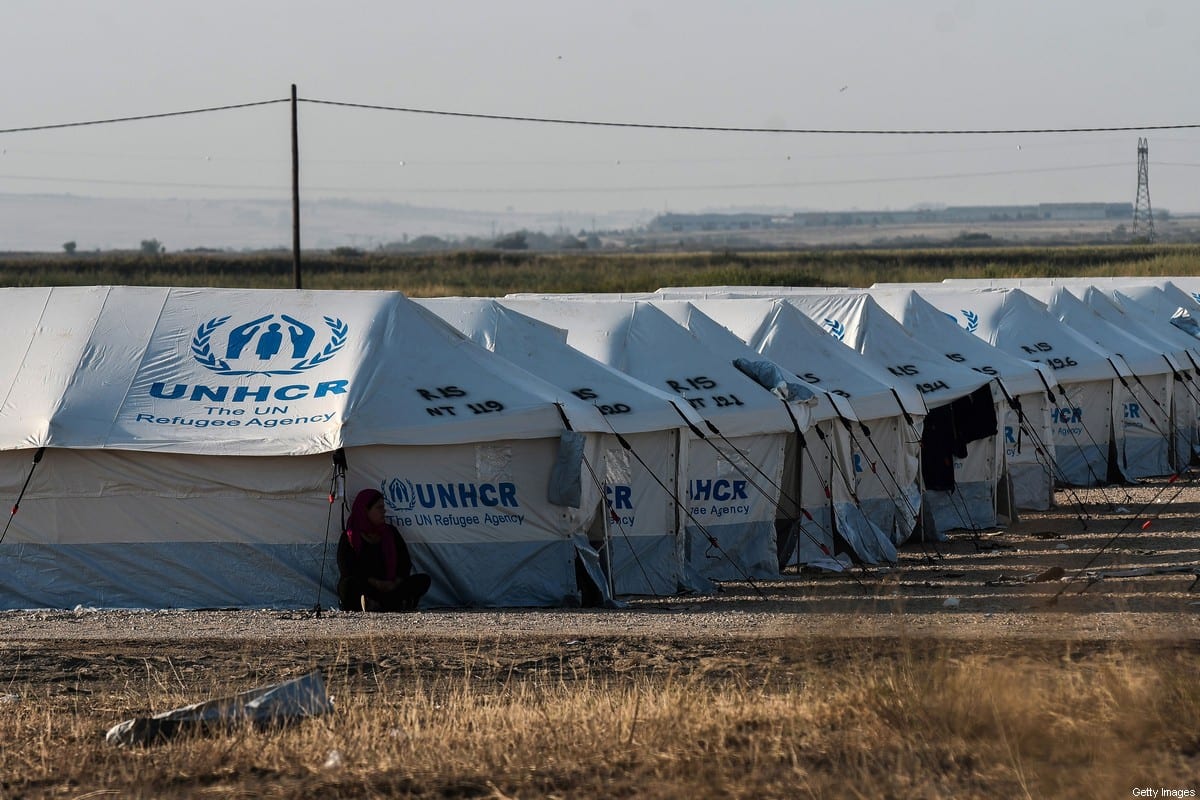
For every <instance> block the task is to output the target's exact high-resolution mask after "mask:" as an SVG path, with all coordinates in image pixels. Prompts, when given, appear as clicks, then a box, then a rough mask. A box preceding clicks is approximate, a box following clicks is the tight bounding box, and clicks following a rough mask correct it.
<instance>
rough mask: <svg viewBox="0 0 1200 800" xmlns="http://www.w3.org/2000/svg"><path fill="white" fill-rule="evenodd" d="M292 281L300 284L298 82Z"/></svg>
mask: <svg viewBox="0 0 1200 800" xmlns="http://www.w3.org/2000/svg"><path fill="white" fill-rule="evenodd" d="M292 281H293V284H294V285H293V287H292V288H294V289H299V288H301V286H300V127H299V125H298V124H297V120H296V84H294V83H293V84H292Z"/></svg>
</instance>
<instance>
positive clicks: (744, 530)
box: [500, 296, 815, 580]
mask: <svg viewBox="0 0 1200 800" xmlns="http://www.w3.org/2000/svg"><path fill="white" fill-rule="evenodd" d="M500 302H501V303H503V304H504V305H505V306H508V307H510V308H514V309H516V310H518V311H520V312H522V313H524V314H528V315H530V316H532V317H535V318H537V319H540V320H543V321H545V322H548V323H550V324H551V325H555V326H557V327H559V328H563V329H565V330H566V331H567V342H568V344H570V345H571V346H572V347H575V348H577V349H579V350H581V351H583V352H584V353H587V354H588V355H590V356H592V357H593V358H596V359H598V360H600V361H602V362H604V363H606V364H609V365H610V366H613V367H616V368H617V369H619V370H621V371H622V372H626V373H628V374H630V375H632V376H633V377H635V378H637V379H639V380H641V381H643V382H645V383H648V384H650V385H651V386H655V387H658V388H660V389H664V390H666V391H667V392H668V393H671V394H674V395H676V396H677V398H678V401H679V402H681V403H687V404H689V405H690V406H691V407H692V409H693V410H694V411H695V412H696V413H697V414H698V415H699V416H700V417H701V418H702V419H704V421H705V427H704V428H702V429H699V428H698V429H696V430H694V431H693V436H694V437H698V438H700V441H699V442H698V441H692V442H690V444H689V446H688V469H687V475H688V493H687V499H688V512H689V520H688V525H687V531H688V540H687V543H686V545H687V547H686V549H687V557H688V561H689V563H691V564H692V565H693V567H694V568H695V569H696V570H697V571H699V572H700V573H701V574H702V575H705V576H706V577H708V578H712V579H715V580H736V579H739V578H744V577H751V578H760V577H769V576H772V575H778V573H779V561H778V558H779V556H778V552H777V551H776V538H775V527H774V526H775V512H776V508H777V507H778V505H779V502H780V492H781V481H782V478H783V471H784V458H785V453H786V448H787V443H788V440H789V439H791V438H792V437H793V436H794V431H795V429H796V428H797V427H798V428H799V429H800V430H801V431H804V430H807V429H808V427H809V424H810V406H811V405H812V404H813V403H815V397H813V396H812V395H811V394H810V395H809V396H808V397H807V398H804V399H801V400H799V401H783V400H781V399H780V398H779V397H777V396H776V395H774V394H772V393H771V392H769V391H767V390H766V389H764V388H763V387H762V386H761V385H760V384H758V383H756V382H755V381H754V380H753V379H751V378H750V377H749V376H747V375H746V374H745V373H743V372H741V371H740V370H739V369H738V368H737V367H735V366H734V365H733V363H731V362H730V361H728V360H725V359H722V358H720V357H716V356H714V355H713V354H712V353H710V352H708V350H707V348H706V347H705V346H704V344H703V343H702V342H701V341H700V340H699V339H697V338H696V337H695V336H694V335H693V334H692V333H690V332H689V331H688V330H686V329H685V328H683V327H682V326H680V325H679V324H677V323H676V322H674V321H673V320H671V318H670V317H668V316H667V315H666V314H664V313H663V312H662V311H661V310H659V309H657V308H655V307H654V306H653V305H652V304H650V303H647V302H636V301H634V302H624V301H613V300H604V299H595V298H586V297H578V296H575V297H552V298H551V297H506V298H503V299H501V301H500Z"/></svg>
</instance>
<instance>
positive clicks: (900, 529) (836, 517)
mask: <svg viewBox="0 0 1200 800" xmlns="http://www.w3.org/2000/svg"><path fill="white" fill-rule="evenodd" d="M690 302H691V304H692V305H694V306H695V307H697V308H698V309H699V310H700V311H702V312H704V314H705V315H707V316H709V317H711V318H712V319H713V320H715V321H716V322H719V323H720V324H721V325H723V326H724V327H725V328H726V329H727V330H729V331H731V332H732V333H733V334H734V335H736V336H737V337H738V338H739V339H740V340H742V341H744V342H746V343H747V345H748V346H749V347H751V348H752V349H753V350H755V351H756V352H758V353H760V354H762V355H763V356H765V357H767V358H769V359H771V360H772V361H774V362H776V363H778V364H780V365H781V366H783V367H786V368H787V369H789V370H791V371H792V372H793V373H795V374H796V375H798V376H799V377H800V378H801V379H802V380H804V381H806V382H807V383H808V384H809V385H810V386H811V387H812V388H814V389H817V390H818V391H821V392H823V393H824V395H825V397H826V398H827V399H828V401H829V407H830V409H832V410H833V411H834V412H835V414H836V421H834V420H833V419H832V418H830V417H828V415H826V416H824V417H822V415H821V411H820V408H819V409H818V410H817V411H816V412H814V413H815V415H816V417H817V419H818V420H820V421H818V422H817V424H816V426H814V430H813V432H812V433H811V434H808V435H807V436H806V438H805V448H804V450H805V452H803V453H800V454H799V456H800V458H801V459H802V463H803V464H804V465H806V466H811V469H810V470H809V471H810V472H811V473H812V475H813V476H814V477H817V480H816V481H814V480H808V481H803V480H802V485H801V492H802V495H803V499H802V503H803V505H804V507H805V508H806V509H807V510H808V511H809V512H810V513H811V514H813V516H814V519H813V520H807V519H802V520H801V524H802V527H803V529H802V530H801V531H800V532H799V536H800V541H798V542H797V546H798V547H801V548H806V549H805V550H803V551H802V556H803V557H802V558H801V560H804V558H808V560H820V559H821V557H822V556H823V555H824V554H823V552H822V551H821V550H820V549H819V548H818V547H810V546H809V545H810V544H815V542H814V540H819V541H821V542H823V543H825V544H826V545H828V544H829V541H828V540H829V539H830V538H831V532H832V531H833V530H834V529H835V528H836V530H837V532H838V533H839V534H840V535H841V536H842V537H843V538H844V539H845V540H846V542H847V543H848V544H849V545H850V547H851V548H852V549H853V550H854V552H855V554H856V555H857V556H858V557H859V558H860V559H862V560H863V561H865V562H867V563H879V562H880V561H891V560H894V558H895V556H894V554H893V551H894V545H895V544H897V543H899V542H903V541H904V540H905V539H907V538H908V537H909V535H910V534H911V533H912V530H913V527H914V525H915V524H916V515H917V511H916V510H917V508H919V498H920V489H919V487H918V485H917V484H918V479H919V460H918V452H917V441H918V439H919V434H918V435H915V436H914V435H912V434H911V433H910V431H909V430H908V428H907V426H906V425H905V424H904V419H903V414H902V412H903V411H907V412H909V414H910V416H911V417H912V418H913V419H914V420H915V424H916V425H918V426H919V425H920V420H921V418H922V417H923V416H924V413H925V406H924V404H923V403H922V401H921V398H920V395H919V394H918V393H917V392H916V391H915V390H912V389H909V388H907V387H905V386H900V387H898V391H893V390H892V388H891V387H889V386H888V385H887V382H888V380H889V376H888V375H887V373H885V372H884V371H883V370H882V369H881V368H879V367H877V366H876V365H875V364H873V363H872V362H870V361H869V360H867V359H865V358H864V357H863V356H862V355H860V354H858V353H856V352H854V351H848V350H847V348H846V347H844V346H843V345H842V344H840V343H839V342H837V341H836V340H834V339H833V338H832V337H830V336H829V335H828V334H827V333H826V332H825V331H822V330H821V329H820V328H819V327H817V326H816V324H815V323H813V322H812V321H811V320H810V319H809V318H808V317H807V316H805V315H804V314H803V313H802V312H801V311H800V310H799V309H797V308H796V307H795V306H792V305H789V304H787V303H783V302H782V301H779V300H773V299H770V298H753V299H737V298H712V299H695V300H692V301H690ZM843 420H844V421H845V422H846V423H849V424H848V425H847V424H843ZM806 474H807V473H806ZM822 497H826V498H828V499H827V500H822V499H821V498H822ZM818 504H822V505H824V506H825V508H822V506H821V505H818ZM835 521H836V526H835V525H834V522H835ZM804 554H807V556H804Z"/></svg>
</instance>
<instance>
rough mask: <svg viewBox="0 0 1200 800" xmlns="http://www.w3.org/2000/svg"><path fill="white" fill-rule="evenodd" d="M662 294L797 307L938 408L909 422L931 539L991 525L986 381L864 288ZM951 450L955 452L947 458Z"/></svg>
mask: <svg viewBox="0 0 1200 800" xmlns="http://www.w3.org/2000/svg"><path fill="white" fill-rule="evenodd" d="M659 291H660V293H662V294H664V295H666V296H677V297H689V296H692V297H720V296H725V297H740V296H750V297H755V296H760V297H761V296H778V297H782V298H783V299H785V300H786V301H787V302H789V303H792V304H794V305H795V306H796V307H797V308H799V309H800V310H801V311H803V312H804V313H805V314H807V315H808V316H809V318H810V319H812V320H813V321H814V322H816V323H818V324H819V325H821V326H822V327H824V328H825V329H826V330H827V331H828V332H829V333H830V334H832V335H833V336H834V338H836V339H838V340H839V341H841V342H842V343H843V344H846V345H848V346H850V347H851V348H853V349H854V350H857V351H858V352H859V353H861V354H862V355H864V356H866V357H867V358H868V359H870V360H872V361H874V362H875V363H876V364H877V365H879V366H881V367H883V368H884V369H886V370H887V371H888V372H889V373H890V374H891V375H892V376H894V378H896V379H900V380H902V381H903V382H904V383H906V384H908V385H909V386H912V387H913V388H915V389H916V390H917V391H918V392H920V393H921V396H922V398H923V402H924V404H925V406H926V407H927V408H928V409H931V410H932V409H939V411H938V413H937V414H936V415H934V417H933V426H932V427H930V417H929V416H928V415H927V416H926V418H925V423H924V426H922V428H920V429H918V428H916V427H915V425H914V427H913V429H912V431H911V434H912V435H913V437H914V438H919V439H920V440H921V441H922V448H921V459H922V465H921V469H922V478H923V489H924V492H923V509H924V511H923V513H924V514H925V517H926V521H927V522H928V523H929V525H930V526H932V528H933V533H934V535H937V532H939V531H944V530H948V529H951V528H967V529H978V528H981V527H989V526H992V525H995V524H996V521H997V517H996V501H997V484H998V482H999V481H1000V479H1001V477H1002V476H1003V474H1004V461H1003V450H1002V449H1000V448H999V442H1000V440H999V439H998V438H997V436H996V433H997V429H996V423H997V416H996V414H997V412H996V399H995V398H993V397H992V394H991V389H990V386H989V384H990V382H991V376H987V375H983V374H980V373H976V372H972V371H971V370H969V369H965V368H963V367H960V366H958V365H957V364H955V363H953V362H952V361H950V360H948V359H946V358H945V357H944V356H942V355H941V354H939V353H938V352H936V351H934V350H931V349H930V348H928V347H926V346H925V345H924V344H922V343H921V342H920V341H918V340H917V339H916V338H914V337H913V336H912V335H911V334H909V333H908V332H907V331H905V330H904V328H903V327H902V326H901V325H900V324H899V323H898V322H897V321H896V320H895V319H894V318H893V317H891V316H890V315H889V314H888V313H887V312H886V311H884V310H883V309H882V308H880V307H879V305H878V303H876V302H875V301H874V300H873V299H872V298H871V297H870V295H869V294H867V293H865V292H862V291H856V290H850V289H831V290H827V291H822V290H820V289H809V288H806V287H770V286H765V287H702V288H688V287H677V288H670V289H660V290H659ZM964 415H965V416H964ZM958 417H962V419H957V418H958ZM985 419H986V420H989V421H986V422H985V421H984V420H985ZM974 422H979V423H980V424H981V426H982V427H981V428H979V429H976V430H974V431H972V432H971V433H970V434H968V435H969V436H972V437H974V435H975V434H976V433H978V434H979V438H972V439H970V441H973V442H976V444H974V445H972V447H971V448H969V449H966V448H965V447H964V446H963V442H962V441H961V440H960V439H959V437H958V434H957V433H953V432H952V431H958V432H962V431H965V430H967V429H968V427H969V425H970V423H974ZM989 427H990V433H986V432H985V430H986V429H989ZM964 449H965V450H966V452H965V453H963V451H964ZM954 452H957V453H959V454H960V455H958V456H956V455H952V453H954Z"/></svg>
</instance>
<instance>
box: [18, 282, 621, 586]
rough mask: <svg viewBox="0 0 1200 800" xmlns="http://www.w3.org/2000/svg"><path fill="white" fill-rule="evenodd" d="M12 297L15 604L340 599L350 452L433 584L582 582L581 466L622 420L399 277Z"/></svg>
mask: <svg viewBox="0 0 1200 800" xmlns="http://www.w3.org/2000/svg"><path fill="white" fill-rule="evenodd" d="M0 302H2V303H3V307H4V308H5V310H6V312H7V320H8V324H9V325H10V331H11V333H10V337H9V341H10V343H11V346H10V347H9V348H7V349H6V350H5V351H4V352H3V353H0V385H2V386H3V388H4V392H5V400H4V403H3V406H2V407H0V451H2V452H0V464H3V465H4V466H3V475H4V478H3V491H4V492H5V493H6V494H7V495H9V496H10V497H13V498H17V497H20V498H21V503H20V513H19V514H16V515H15V516H14V517H13V518H12V519H11V520H10V526H9V528H8V530H7V533H6V538H5V539H4V541H3V544H2V545H0V565H2V566H0V607H3V608H19V607H47V606H48V607H64V606H65V607H72V606H75V605H77V604H83V605H91V606H109V607H114V606H115V607H213V606H220V607H225V606H236V607H279V608H297V607H311V606H312V605H313V603H314V601H316V600H317V598H318V595H319V594H320V593H321V592H322V591H323V592H324V593H325V594H324V597H323V598H322V599H324V600H326V601H331V600H332V599H333V598H334V597H336V595H335V594H334V592H333V586H334V584H335V582H336V578H337V570H336V566H335V565H334V563H333V551H334V548H335V547H336V542H337V536H338V535H339V532H338V530H337V525H338V522H339V520H338V519H337V515H336V514H333V513H332V512H333V510H334V509H332V508H331V506H330V502H331V498H330V496H329V495H330V486H331V485H333V484H334V483H335V481H334V475H335V464H334V463H332V462H331V454H335V455H340V454H341V453H344V454H345V459H346V462H347V463H348V467H349V470H348V473H347V474H346V478H345V483H346V486H347V488H348V489H349V491H350V492H351V493H353V492H355V491H357V490H358V489H361V488H365V487H376V488H379V489H380V490H381V491H382V492H383V494H384V496H385V498H386V499H387V504H388V505H387V508H388V518H389V519H390V520H391V521H393V522H396V523H398V524H399V525H400V527H401V528H402V529H403V532H404V535H405V538H406V540H407V541H408V543H409V548H410V550H411V552H412V556H413V559H414V561H415V562H416V564H417V568H418V569H420V570H421V571H424V572H427V573H430V574H431V575H432V577H433V588H432V589H431V591H430V594H429V595H427V597H428V601H429V602H430V603H432V604H435V605H437V604H474V605H553V604H560V603H564V602H568V603H569V602H572V598H574V599H575V601H577V600H578V598H579V586H578V581H577V578H576V559H577V557H581V558H582V559H583V560H584V561H585V562H587V563H592V562H594V561H595V553H594V552H592V551H591V548H590V546H589V545H588V541H587V537H586V531H587V530H588V528H589V526H590V525H591V523H592V519H593V517H594V515H595V513H596V509H597V508H598V505H599V501H600V496H599V492H598V491H597V490H596V489H595V487H593V486H591V485H590V483H589V482H587V481H583V480H582V478H581V474H580V473H581V472H582V470H583V463H584V460H588V461H590V462H591V463H597V462H598V456H599V450H600V442H601V439H600V436H599V434H600V433H601V432H602V431H605V430H607V429H608V426H607V424H606V423H605V422H604V420H603V418H602V417H601V415H600V414H599V412H598V411H597V410H596V408H595V407H594V406H592V405H591V404H590V403H585V402H583V401H581V400H579V399H578V398H576V397H574V396H572V395H571V394H570V393H569V392H565V391H562V390H559V389H557V388H555V387H554V386H552V385H551V384H549V383H546V382H545V381H542V380H541V379H538V378H536V377H534V376H533V375H530V374H528V373H526V372H524V371H523V370H520V369H518V368H516V367H514V366H513V365H512V364H510V363H509V362H507V361H504V360H503V359H500V358H499V357H498V356H495V355H494V354H492V353H489V352H488V351H486V350H485V349H483V348H481V347H479V346H477V345H476V344H474V343H473V342H471V341H469V340H468V339H466V338H465V337H463V336H462V335H461V334H459V333H458V332H456V331H454V330H453V329H452V328H451V327H450V326H448V325H446V324H445V323H443V322H442V321H441V320H439V319H438V318H437V317H436V316H434V315H433V314H431V313H430V312H428V311H426V310H424V309H422V308H421V307H420V306H418V305H416V304H415V303H412V302H411V301H410V300H408V299H407V298H405V297H404V296H403V295H400V294H399V293H396V292H312V291H307V292H299V291H297V292H281V291H273V290H223V289H161V288H128V287H88V288H54V289H50V288H46V289H3V290H0ZM564 420H568V421H569V423H570V425H571V427H573V429H574V431H573V432H570V431H567V430H566V423H565V422H564ZM39 448H45V451H44V453H45V455H44V457H43V458H41V461H40V464H39V465H38V466H37V467H36V469H32V462H33V460H34V459H33V458H32V456H34V454H35V451H37V454H38V455H41V454H42V452H43V451H42V450H41V449H39ZM26 481H27V483H26ZM23 484H24V485H27V490H26V491H24V494H23V496H22V495H21V492H22V486H23ZM331 517H332V525H327V521H329V520H330V518H331ZM330 528H332V530H331V529H330Z"/></svg>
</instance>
